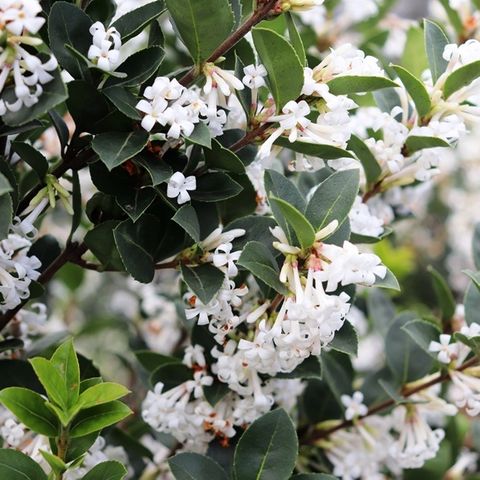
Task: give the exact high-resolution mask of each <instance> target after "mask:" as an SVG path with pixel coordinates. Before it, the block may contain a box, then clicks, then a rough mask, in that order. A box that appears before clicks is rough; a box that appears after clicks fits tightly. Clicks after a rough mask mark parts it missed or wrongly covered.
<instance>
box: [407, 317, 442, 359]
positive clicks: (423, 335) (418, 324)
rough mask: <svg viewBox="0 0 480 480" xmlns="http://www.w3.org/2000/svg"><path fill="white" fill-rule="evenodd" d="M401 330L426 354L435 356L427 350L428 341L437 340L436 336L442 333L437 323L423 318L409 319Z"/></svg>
mask: <svg viewBox="0 0 480 480" xmlns="http://www.w3.org/2000/svg"><path fill="white" fill-rule="evenodd" d="M402 330H403V331H405V332H407V333H408V335H410V338H411V339H412V340H413V341H414V342H415V343H416V344H417V345H419V346H420V347H421V348H422V349H423V350H424V351H425V352H426V353H427V354H429V355H432V356H434V357H436V355H435V354H432V353H431V352H430V350H429V348H428V347H429V346H430V342H432V341H436V342H437V341H438V336H439V335H440V334H441V333H442V332H441V330H440V328H439V327H438V326H437V325H434V324H433V323H431V322H426V321H425V320H411V321H410V322H408V323H406V324H405V325H404V326H403V327H402Z"/></svg>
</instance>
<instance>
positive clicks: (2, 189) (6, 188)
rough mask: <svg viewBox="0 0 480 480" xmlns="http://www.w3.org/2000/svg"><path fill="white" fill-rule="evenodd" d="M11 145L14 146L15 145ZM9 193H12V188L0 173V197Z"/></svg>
mask: <svg viewBox="0 0 480 480" xmlns="http://www.w3.org/2000/svg"><path fill="white" fill-rule="evenodd" d="M13 145H15V143H14V144H13ZM9 192H13V188H12V186H11V185H10V182H9V181H8V180H7V177H5V175H4V174H3V173H0V196H2V195H5V194H6V193H9Z"/></svg>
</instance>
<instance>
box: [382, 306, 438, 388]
mask: <svg viewBox="0 0 480 480" xmlns="http://www.w3.org/2000/svg"><path fill="white" fill-rule="evenodd" d="M412 320H416V315H415V314H413V313H411V312H403V313H401V314H400V315H399V316H398V317H397V319H396V320H395V321H394V322H393V324H392V325H391V327H390V328H389V330H388V332H387V336H386V338H385V353H386V356H387V365H388V367H389V368H390V370H391V371H392V373H393V374H394V375H395V377H396V379H397V380H398V381H399V382H401V383H406V382H411V381H413V380H417V379H419V378H421V377H423V376H424V375H426V374H427V373H428V372H429V371H430V369H431V367H432V364H433V359H432V357H431V356H430V355H429V354H427V353H426V352H425V351H424V350H423V348H422V347H420V346H419V345H418V344H417V343H416V342H414V341H413V340H412V338H411V337H410V335H409V334H408V333H407V332H406V331H405V330H404V329H403V327H404V326H405V325H407V324H408V323H409V322H411V321H412Z"/></svg>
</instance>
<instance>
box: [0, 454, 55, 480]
mask: <svg viewBox="0 0 480 480" xmlns="http://www.w3.org/2000/svg"><path fill="white" fill-rule="evenodd" d="M0 478H3V479H5V480H47V475H45V472H44V471H43V470H42V468H41V467H40V465H39V464H38V463H37V462H35V461H34V460H32V459H31V458H30V457H29V456H27V455H25V454H24V453H22V452H18V451H17V450H13V449H11V448H0Z"/></svg>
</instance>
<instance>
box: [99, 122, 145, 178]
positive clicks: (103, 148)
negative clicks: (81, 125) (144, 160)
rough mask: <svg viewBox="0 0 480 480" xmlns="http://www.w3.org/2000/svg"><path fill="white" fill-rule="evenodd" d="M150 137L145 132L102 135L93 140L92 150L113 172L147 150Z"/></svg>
mask: <svg viewBox="0 0 480 480" xmlns="http://www.w3.org/2000/svg"><path fill="white" fill-rule="evenodd" d="M148 137H149V135H148V133H147V132H145V131H143V130H139V131H136V132H129V133H127V132H108V133H100V134H99V135H96V136H95V138H94V139H93V141H92V148H93V150H94V151H95V153H97V154H98V156H99V157H100V160H101V161H102V162H103V163H104V164H105V165H106V166H107V168H108V169H109V170H110V171H111V170H113V169H114V168H115V167H118V166H119V165H121V164H122V163H124V162H126V161H127V160H129V159H130V158H132V157H133V156H135V155H136V154H137V153H140V152H141V151H142V150H143V149H144V148H145V145H146V144H147V142H148Z"/></svg>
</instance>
